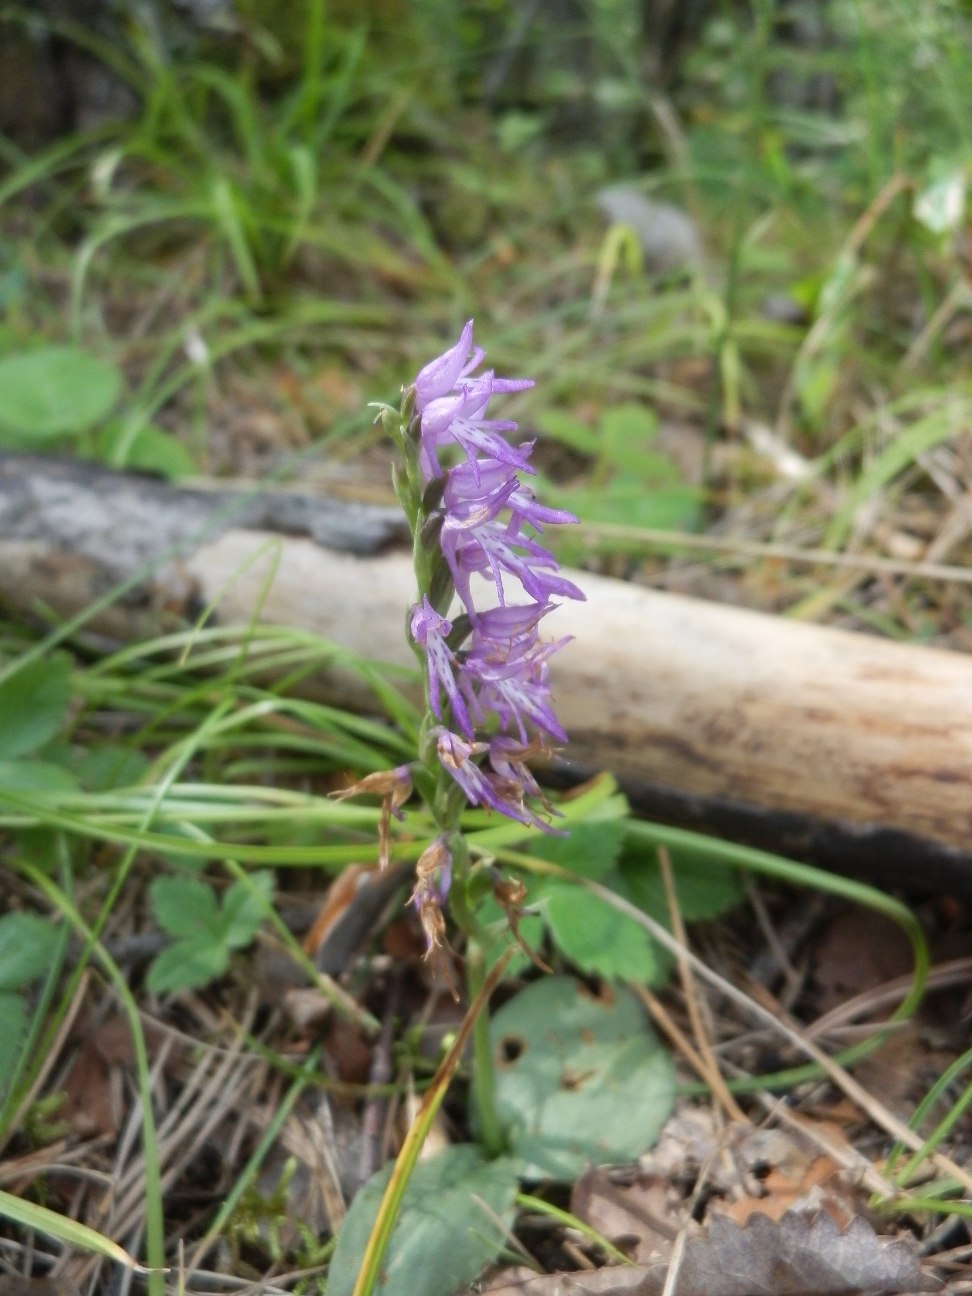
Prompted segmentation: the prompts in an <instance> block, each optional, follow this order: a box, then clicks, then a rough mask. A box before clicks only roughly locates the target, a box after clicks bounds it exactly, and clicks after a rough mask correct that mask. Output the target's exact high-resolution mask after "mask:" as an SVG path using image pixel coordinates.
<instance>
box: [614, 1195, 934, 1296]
mask: <svg viewBox="0 0 972 1296" xmlns="http://www.w3.org/2000/svg"><path fill="white" fill-rule="evenodd" d="M654 1276H655V1275H654V1274H652V1277H654ZM663 1282H664V1274H662V1275H661V1282H659V1284H658V1288H657V1289H658V1290H660V1289H661V1286H662V1284H663ZM941 1289H942V1285H941V1283H939V1282H938V1280H937V1279H936V1278H933V1277H931V1276H929V1275H927V1274H924V1273H922V1270H921V1267H920V1264H919V1260H918V1257H917V1255H916V1254H915V1252H914V1250H913V1249H912V1248H911V1247H910V1246H909V1245H908V1243H907V1242H904V1241H900V1240H893V1241H888V1240H886V1239H883V1238H879V1237H878V1235H877V1234H876V1233H875V1232H874V1230H873V1229H872V1228H871V1226H870V1224H868V1223H867V1221H866V1220H864V1219H863V1218H861V1217H860V1216H858V1217H857V1219H855V1220H852V1221H851V1223H850V1224H849V1225H848V1226H847V1228H846V1229H843V1230H841V1229H839V1228H838V1227H837V1225H836V1224H835V1223H834V1221H833V1220H832V1219H831V1218H830V1216H829V1215H827V1214H826V1213H825V1212H820V1213H818V1214H816V1215H813V1216H809V1217H808V1216H805V1215H800V1214H797V1213H795V1212H790V1213H788V1214H786V1215H784V1216H782V1218H781V1219H780V1220H779V1221H778V1222H776V1221H774V1220H771V1219H770V1218H769V1217H768V1216H766V1215H753V1216H752V1217H751V1219H750V1220H749V1222H748V1223H747V1224H746V1226H745V1228H740V1227H739V1226H738V1225H736V1224H734V1223H733V1222H732V1221H731V1220H729V1219H726V1218H725V1216H719V1215H714V1216H713V1217H712V1219H711V1221H710V1224H709V1228H708V1232H707V1234H706V1236H705V1237H701V1238H693V1239H691V1240H690V1241H689V1242H688V1243H686V1246H685V1252H684V1255H683V1257H682V1265H681V1268H680V1270H679V1275H678V1285H677V1287H676V1291H677V1293H678V1296H865V1293H871V1292H880V1293H881V1296H895V1293H902V1292H937V1291H941ZM643 1290H644V1296H649V1293H653V1292H654V1291H655V1290H656V1288H655V1287H654V1286H646V1287H645V1288H644V1289H643ZM639 1296H641V1294H640V1293H639Z"/></svg>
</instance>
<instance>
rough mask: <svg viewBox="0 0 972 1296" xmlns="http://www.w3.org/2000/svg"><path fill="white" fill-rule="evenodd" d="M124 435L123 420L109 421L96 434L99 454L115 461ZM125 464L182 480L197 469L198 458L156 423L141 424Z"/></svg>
mask: <svg viewBox="0 0 972 1296" xmlns="http://www.w3.org/2000/svg"><path fill="white" fill-rule="evenodd" d="M125 436H126V431H125V425H124V423H109V424H107V425H106V426H105V427H103V428H101V429H99V431H98V433H97V434H96V436H95V449H96V450H97V452H98V457H99V458H100V459H103V460H104V462H105V463H109V464H112V463H116V459H115V454H116V451H117V449H118V446H119V444H120V442H121V441H122V440H123V439H124V438H125ZM124 465H125V467H126V468H140V469H141V470H142V471H143V472H150V473H156V474H157V475H158V476H159V477H165V478H167V479H168V480H169V481H179V479H180V478H182V477H191V476H192V475H193V473H195V472H196V461H195V460H194V459H193V457H192V455H191V454H190V453H189V451H188V450H187V449H186V447H185V446H184V445H183V444H182V442H181V441H179V440H178V439H177V438H176V437H174V436H173V435H172V433H171V432H166V430H165V428H161V427H157V426H156V424H154V423H146V424H145V425H144V426H143V427H140V428H139V430H138V432H137V433H136V434H135V437H134V440H132V442H131V445H130V446H129V448H128V452H127V453H126V455H125V456H124Z"/></svg>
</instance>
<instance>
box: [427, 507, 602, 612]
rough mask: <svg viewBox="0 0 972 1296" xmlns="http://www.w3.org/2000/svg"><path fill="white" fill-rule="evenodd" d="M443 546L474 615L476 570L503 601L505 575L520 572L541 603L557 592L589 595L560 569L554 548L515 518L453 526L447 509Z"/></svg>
mask: <svg viewBox="0 0 972 1296" xmlns="http://www.w3.org/2000/svg"><path fill="white" fill-rule="evenodd" d="M521 550H522V552H519V551H521ZM442 552H443V553H444V554H445V559H446V562H447V563H448V564H449V570H450V571H451V572H452V579H453V580H454V581H455V585H456V591H457V593H458V595H459V597H460V598H461V599H462V601H463V603H464V604H465V607H466V611H467V612H468V613H469V615H470V616H471V617H472V618H473V619H475V616H476V611H475V607H474V606H473V599H472V591H471V589H470V582H469V578H470V576H474V575H482V576H487V577H489V578H490V579H491V580H492V582H493V586H494V588H495V590H496V598H497V600H498V601H499V603H500V605H501V606H505V604H506V589H505V586H504V584H503V577H504V575H509V576H513V577H515V578H516V580H518V581H519V583H520V585H521V586H522V587H523V589H524V590H525V591H526V593H527V594H529V595H530V597H531V598H533V599H536V601H537V602H538V603H546V602H547V601H548V600H549V599H550V598H551V597H552V596H558V595H559V596H560V597H561V598H575V599H582V598H583V597H584V595H583V594H582V593H581V592H580V590H579V589H578V588H577V586H576V585H575V584H574V583H573V581H569V580H567V579H566V577H564V576H558V575H557V571H558V564H557V560H556V558H554V556H553V554H552V553H550V552H549V551H548V550H546V549H544V548H543V546H542V545H539V544H537V542H536V541H535V540H531V539H529V537H527V536H525V535H521V534H520V533H519V532H518V531H516V530H515V529H514V527H513V524H512V520H511V521H510V522H508V523H506V524H501V523H499V522H487V523H485V524H484V525H483V526H481V527H476V528H475V529H472V530H467V529H464V528H459V527H453V526H450V522H449V517H448V515H447V516H446V519H445V522H444V524H443V527H442Z"/></svg>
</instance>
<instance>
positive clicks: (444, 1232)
mask: <svg viewBox="0 0 972 1296" xmlns="http://www.w3.org/2000/svg"><path fill="white" fill-rule="evenodd" d="M391 1171H392V1167H391V1166H390V1165H388V1166H385V1168H384V1169H383V1170H379V1172H378V1173H377V1174H376V1175H374V1176H373V1177H372V1178H371V1179H369V1180H368V1182H367V1183H366V1184H365V1186H364V1188H362V1190H361V1192H359V1193H358V1195H357V1197H355V1199H354V1201H353V1202H352V1203H351V1209H350V1210H349V1211H348V1213H347V1216H346V1217H345V1220H344V1223H343V1224H342V1226H341V1231H340V1233H339V1234H338V1240H337V1247H336V1248H335V1251H334V1259H333V1260H332V1261H331V1268H330V1271H329V1273H328V1279H327V1296H351V1292H352V1291H353V1290H354V1284H355V1280H356V1279H357V1276H358V1268H359V1266H360V1264H361V1257H362V1256H363V1255H364V1252H365V1246H366V1245H367V1242H368V1236H369V1234H370V1233H371V1228H372V1225H373V1224H374V1222H375V1217H376V1215H377V1214H378V1206H379V1204H380V1202H381V1198H382V1194H383V1193H384V1191H385V1187H386V1185H387V1183H388V1179H389V1177H390V1175H391ZM516 1190H517V1182H516V1174H515V1172H514V1168H513V1166H512V1164H511V1162H510V1161H509V1160H508V1159H507V1158H504V1157H501V1158H500V1159H499V1160H497V1161H486V1160H485V1158H484V1157H483V1155H482V1153H481V1152H480V1151H479V1149H478V1148H475V1147H472V1146H470V1145H468V1144H461V1143H460V1144H455V1145H453V1146H452V1147H446V1148H443V1149H442V1151H441V1152H437V1153H436V1155H435V1156H434V1157H431V1158H430V1159H429V1160H428V1161H422V1162H420V1163H419V1164H418V1165H417V1166H416V1168H415V1172H414V1174H413V1175H412V1177H411V1179H410V1180H409V1184H408V1187H407V1188H406V1190H405V1198H404V1201H403V1203H402V1209H401V1213H400V1215H399V1217H398V1220H397V1222H396V1224H395V1229H394V1232H393V1233H392V1236H391V1241H390V1242H389V1245H388V1250H387V1251H386V1253H385V1258H384V1261H383V1263H382V1266H381V1272H380V1274H379V1278H378V1282H377V1284H376V1286H375V1289H374V1290H375V1292H376V1293H380V1296H416V1293H421V1296H455V1293H456V1292H460V1291H465V1290H466V1288H467V1287H468V1286H469V1284H470V1283H471V1282H473V1281H474V1280H475V1279H476V1278H478V1277H479V1275H480V1273H481V1272H482V1270H483V1269H484V1268H485V1267H486V1265H488V1264H489V1262H490V1261H491V1260H493V1259H495V1257H496V1256H497V1255H498V1254H499V1252H500V1249H501V1248H502V1246H503V1244H504V1242H505V1229H506V1228H508V1227H509V1226H510V1225H511V1224H512V1222H513V1204H514V1200H515V1198H516Z"/></svg>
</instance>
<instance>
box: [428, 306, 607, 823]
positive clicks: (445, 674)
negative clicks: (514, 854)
mask: <svg viewBox="0 0 972 1296" xmlns="http://www.w3.org/2000/svg"><path fill="white" fill-rule="evenodd" d="M472 334H473V326H472V321H470V322H468V323H467V324H466V325H465V327H464V328H463V330H462V333H461V334H460V336H459V340H458V341H457V342H456V344H455V346H452V347H449V349H448V350H446V351H444V352H443V354H442V355H441V356H439V357H438V358H437V359H436V360H433V361H432V362H431V363H430V364H427V365H426V366H425V367H424V368H423V369H422V370H421V371H420V373H419V374H418V376H417V377H416V379H415V383H414V389H415V408H416V410H417V411H418V421H419V436H418V450H417V458H418V465H419V471H420V473H421V479H422V481H424V482H425V483H426V485H427V484H428V483H430V482H432V481H433V480H436V479H439V480H442V489H441V492H440V493H439V495H438V496H437V497H436V498H437V499H438V500H439V503H438V504H437V505H436V506H435V507H436V511H435V519H436V526H435V527H434V534H435V535H436V537H437V539H436V544H437V547H438V551H439V552H440V553H441V555H442V556H443V557H444V558H445V561H446V564H447V567H448V571H449V575H450V576H451V578H452V586H453V588H454V589H455V592H456V594H457V596H458V598H459V601H460V602H461V604H462V607H463V610H464V612H465V613H466V617H467V619H468V627H469V629H468V634H469V642H468V645H467V646H465V647H462V646H460V645H458V644H457V643H456V642H455V639H454V638H453V639H450V640H449V642H448V643H447V642H446V641H447V639H448V638H449V636H450V635H452V633H453V625H454V618H453V619H449V618H447V617H444V616H441V615H439V614H438V613H437V612H436V611H435V609H434V608H433V607H432V605H431V603H430V601H429V598H428V596H427V594H426V593H425V592H423V599H422V603H421V604H420V605H418V606H417V607H416V608H415V609H414V610H413V612H412V617H411V623H410V629H411V633H412V639H413V640H414V642H415V643H416V645H417V646H418V647H419V648H420V649H421V650H422V652H423V654H424V656H425V661H426V674H427V681H428V699H429V706H430V709H431V711H432V713H433V715H434V716H435V718H436V719H437V720H438V721H439V723H440V726H441V727H440V728H439V729H438V731H437V734H438V737H437V740H436V743H437V751H438V757H439V762H440V764H441V766H442V768H443V769H444V770H445V771H446V772H447V773H448V774H449V776H450V777H451V778H452V779H453V780H454V781H455V782H456V783H457V784H458V785H459V787H460V788H462V790H463V792H464V793H465V795H466V797H467V798H468V800H469V801H471V802H472V803H473V805H481V806H486V807H489V808H491V809H493V810H496V811H498V812H499V813H500V814H504V815H506V816H508V817H509V818H511V819H515V820H517V821H518V822H520V823H524V824H531V825H533V824H540V825H541V826H546V825H545V821H543V820H541V819H539V818H538V816H537V815H536V814H535V813H534V812H533V810H531V809H530V807H529V804H528V802H529V801H531V800H532V801H536V800H538V799H539V800H541V803H542V804H543V805H544V806H545V808H546V803H545V802H543V801H542V797H540V791H539V787H538V785H537V783H536V780H535V779H534V778H533V776H532V774H530V772H529V770H528V768H527V765H526V760H527V758H528V757H529V756H532V755H536V754H538V752H540V751H542V750H543V749H544V745H545V744H546V743H563V742H566V740H567V734H566V733H565V731H564V729H563V726H562V725H561V724H560V722H559V720H558V719H557V716H556V714H555V712H554V709H553V698H552V693H551V688H550V683H549V679H548V673H549V668H548V663H549V659H550V658H551V657H552V656H553V654H554V653H556V652H557V651H559V649H560V648H562V647H563V645H564V644H565V643H566V642H567V639H566V638H565V639H560V640H558V641H556V642H554V643H549V642H543V641H542V640H541V639H540V635H539V623H540V621H541V620H542V619H543V618H544V617H545V616H546V615H547V614H548V613H549V612H552V611H553V610H554V607H555V604H554V603H553V602H552V600H553V599H554V598H573V599H582V598H583V597H584V595H583V594H582V593H581V591H580V590H579V589H578V588H577V586H576V585H575V584H574V583H573V582H572V581H570V580H568V579H567V578H566V577H564V576H561V575H560V574H559V568H558V564H557V561H556V559H555V558H554V556H553V554H552V553H551V552H550V551H549V550H548V549H545V548H544V547H543V546H542V545H540V544H539V543H538V542H537V541H536V539H535V538H534V537H535V535H537V534H539V533H540V532H542V531H543V529H544V527H545V526H560V525H564V524H565V523H571V522H576V520H577V519H576V518H575V517H574V516H573V514H571V513H568V512H566V511H565V510H563V509H553V508H547V507H545V506H544V505H542V504H540V503H538V502H537V499H536V496H535V494H534V492H533V490H532V489H531V488H530V487H528V486H525V485H524V484H523V482H522V480H521V476H522V475H523V474H533V473H534V471H535V470H534V468H533V467H532V465H531V463H530V456H531V453H532V451H533V442H532V441H528V442H525V443H520V444H517V443H516V442H515V441H512V440H511V439H510V438H511V437H512V436H513V435H514V434H515V433H516V431H517V425H516V424H515V423H513V422H511V421H509V420H502V421H501V420H497V419H493V418H490V417H489V404H490V402H491V400H492V399H493V397H494V396H497V395H505V394H508V393H512V392H518V391H525V390H527V389H528V388H530V387H532V386H533V383H532V381H531V380H530V379H526V378H497V377H496V375H495V374H494V373H493V372H492V371H491V370H488V371H486V372H484V373H482V374H480V375H479V376H478V377H477V376H473V370H474V369H476V368H477V366H478V365H479V364H480V363H481V361H482V359H483V353H482V351H481V350H480V349H479V348H478V347H475V346H474V345H473V335H472ZM477 578H484V579H485V581H487V582H490V583H491V584H492V587H493V590H494V593H495V603H496V604H497V605H498V606H492V607H491V606H480V604H479V602H477V599H476V597H475V595H474V585H475V587H476V588H478V586H479V581H477ZM487 589H488V585H487ZM524 598H526V599H528V600H530V601H529V602H527V603H526V604H524V603H523V602H522V600H523V599H524ZM437 604H438V606H439V607H443V606H444V601H443V598H439V597H438V596H437ZM446 704H447V705H448V711H446ZM484 757H486V762H485V764H484Z"/></svg>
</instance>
